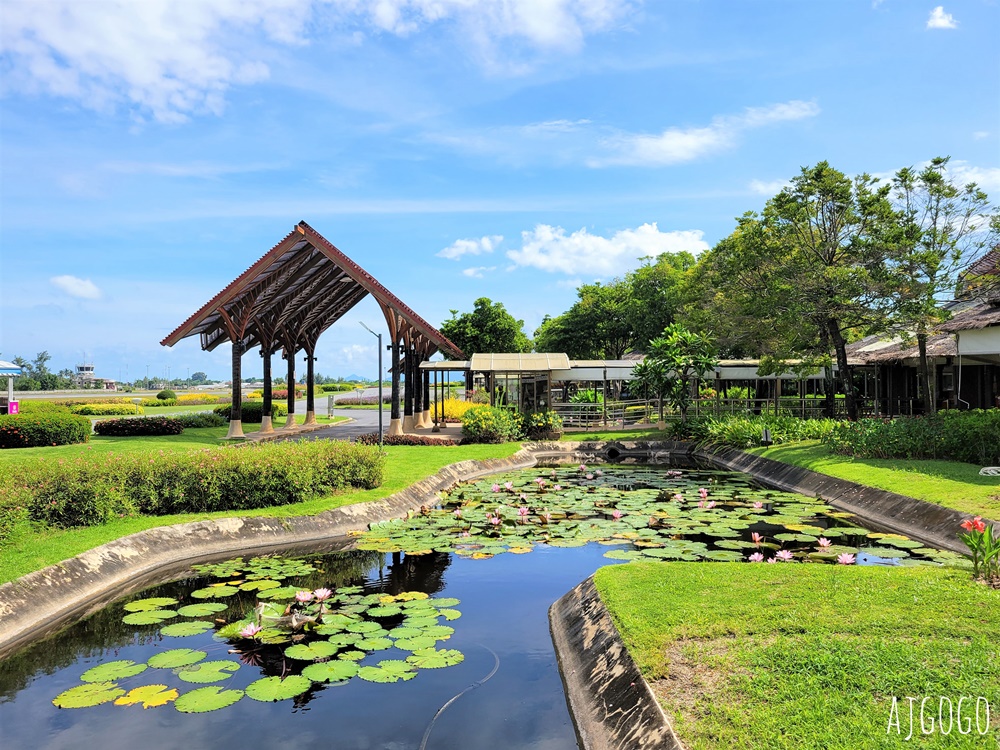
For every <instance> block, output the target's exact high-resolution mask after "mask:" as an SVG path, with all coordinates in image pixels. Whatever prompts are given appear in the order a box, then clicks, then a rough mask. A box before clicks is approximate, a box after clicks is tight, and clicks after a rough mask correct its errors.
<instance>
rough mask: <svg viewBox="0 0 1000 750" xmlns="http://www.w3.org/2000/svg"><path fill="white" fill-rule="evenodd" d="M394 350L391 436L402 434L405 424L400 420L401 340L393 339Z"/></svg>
mask: <svg viewBox="0 0 1000 750" xmlns="http://www.w3.org/2000/svg"><path fill="white" fill-rule="evenodd" d="M389 349H390V350H391V351H392V381H391V382H392V386H391V389H390V393H391V394H392V396H391V397H390V401H391V406H390V411H389V436H390V437H391V436H393V435H402V434H403V426H402V425H401V424H400V421H399V342H398V341H393V342H392V343H391V344H390V345H389Z"/></svg>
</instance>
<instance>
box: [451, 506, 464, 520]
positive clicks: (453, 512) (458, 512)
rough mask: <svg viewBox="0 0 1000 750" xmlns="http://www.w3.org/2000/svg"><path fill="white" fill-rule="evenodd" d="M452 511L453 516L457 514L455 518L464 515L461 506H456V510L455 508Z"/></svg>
mask: <svg viewBox="0 0 1000 750" xmlns="http://www.w3.org/2000/svg"><path fill="white" fill-rule="evenodd" d="M451 513H452V515H453V516H455V518H461V517H462V509H461V508H455V510H453V511H452V512H451Z"/></svg>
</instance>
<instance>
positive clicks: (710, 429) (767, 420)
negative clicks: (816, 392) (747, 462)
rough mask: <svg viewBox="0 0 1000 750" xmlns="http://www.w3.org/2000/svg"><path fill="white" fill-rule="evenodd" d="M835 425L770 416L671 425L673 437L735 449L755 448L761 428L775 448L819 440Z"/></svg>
mask: <svg viewBox="0 0 1000 750" xmlns="http://www.w3.org/2000/svg"><path fill="white" fill-rule="evenodd" d="M837 424H838V422H837V421H836V420H833V419H800V418H799V417H791V416H786V415H778V416H775V415H773V414H760V415H753V414H720V415H718V416H713V417H693V418H690V419H688V421H687V423H686V424H682V423H680V422H676V423H673V424H672V425H671V430H672V433H673V437H675V438H678V439H682V440H695V441H697V442H703V443H713V444H717V445H731V446H733V447H734V448H756V447H758V446H760V444H761V437H762V434H763V432H764V428H767V429H768V430H769V431H770V432H771V442H772V443H774V444H775V445H777V444H779V443H788V442H792V441H794V440H819V439H822V438H824V437H825V436H826V435H828V434H830V431H831V430H833V429H834V428H835V426H836V425H837Z"/></svg>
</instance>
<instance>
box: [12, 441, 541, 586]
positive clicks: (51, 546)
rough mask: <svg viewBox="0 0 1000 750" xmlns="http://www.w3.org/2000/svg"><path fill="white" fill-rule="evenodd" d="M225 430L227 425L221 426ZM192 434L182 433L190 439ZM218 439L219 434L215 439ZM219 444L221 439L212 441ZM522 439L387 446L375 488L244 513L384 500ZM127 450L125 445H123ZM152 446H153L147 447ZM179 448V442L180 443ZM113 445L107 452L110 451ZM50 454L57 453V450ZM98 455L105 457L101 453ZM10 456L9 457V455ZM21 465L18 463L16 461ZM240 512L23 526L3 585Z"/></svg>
mask: <svg viewBox="0 0 1000 750" xmlns="http://www.w3.org/2000/svg"><path fill="white" fill-rule="evenodd" d="M219 429H222V428H219ZM188 432H198V431H197V430H185V432H184V434H182V435H178V436H176V437H178V438H181V437H184V435H186V434H187V433H188ZM165 439H166V438H132V439H131V440H134V441H136V442H138V441H139V440H156V441H160V440H165ZM212 440H213V441H214V440H216V438H213V439H212ZM212 444H215V443H212ZM187 447H188V448H197V447H203V446H202V445H199V444H190V445H187ZM520 447H521V445H520V444H519V443H508V444H506V445H467V446H386V448H385V452H386V455H387V457H388V461H387V462H386V469H385V480H384V482H383V483H382V486H381V487H378V488H376V489H374V490H350V491H346V492H341V493H337V494H335V495H331V496H327V497H322V498H315V499H313V500H309V501H306V502H303V503H295V504H293V505H282V506H279V507H273V508H262V509H260V510H255V511H247V512H245V513H242V514H241V515H244V516H275V517H289V516H307V515H313V514H315V513H319V512H321V511H324V510H328V509H330V508H337V507H340V506H342V505H350V504H352V503H361V502H366V501H369V500H379V499H381V498H383V497H387V496H389V495H391V494H393V493H394V492H398V491H399V490H401V489H404V488H406V487H408V486H410V485H411V484H413V483H414V482H416V481H418V480H420V479H424V478H426V477H429V476H430V475H432V474H434V473H435V472H437V471H438V469H440V468H442V467H443V466H447V465H448V464H451V463H455V462H457V461H464V460H466V459H486V458H503V457H506V456H509V455H511V454H513V453H515V452H516V451H518V450H519V449H520ZM120 449H121V448H120ZM149 449H151V448H150V447H149V445H148V444H147V448H146V450H149ZM174 449H177V446H176V445H174ZM58 450H61V448H38V449H31V448H25V449H20V450H17V451H15V450H9V451H2V452H0V457H5V456H6V454H13V453H21V454H24V453H27V452H28V451H58ZM108 450H110V449H107V450H106V451H105V452H108ZM44 455H50V456H54V455H55V454H54V453H47V454H44ZM97 455H100V453H98V454H97ZM8 460H9V459H8ZM11 465H16V464H11ZM232 515H234V514H233V513H232V512H219V513H187V514H181V515H174V516H153V517H150V516H142V517H139V518H124V519H121V520H120V521H117V522H115V523H110V524H106V525H103V526H91V527H85V528H76V529H68V530H57V529H38V528H35V527H32V526H27V525H25V526H22V527H20V528H18V529H16V530H15V531H14V533H13V534H12V536H11V537H10V538H9V539H8V540H7V541H6V542H5V543H4V545H3V553H2V554H0V583H2V582H4V581H11V580H13V579H15V578H18V577H20V576H23V575H24V574H26V573H30V572H32V571H34V570H39V569H41V568H44V567H45V566H47V565H52V564H53V563H57V562H59V561H60V560H65V559H67V558H69V557H73V556H74V555H77V554H79V553H81V552H85V551H86V550H88V549H91V548H93V547H96V546H98V545H101V544H105V543H106V542H110V541H112V540H114V539H118V538H119V537H123V536H126V535H128V534H134V533H135V532H137V531H142V530H144V529H150V528H154V527H156V526H169V525H171V524H175V523H183V522H185V521H197V520H202V519H205V518H220V517H228V516H232Z"/></svg>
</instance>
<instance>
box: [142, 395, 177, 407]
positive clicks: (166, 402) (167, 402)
mask: <svg viewBox="0 0 1000 750" xmlns="http://www.w3.org/2000/svg"><path fill="white" fill-rule="evenodd" d="M139 406H141V407H144V408H151V409H157V408H159V407H161V406H177V399H175V398H159V397H157V398H144V399H143V400H142V401H140V402H139Z"/></svg>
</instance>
